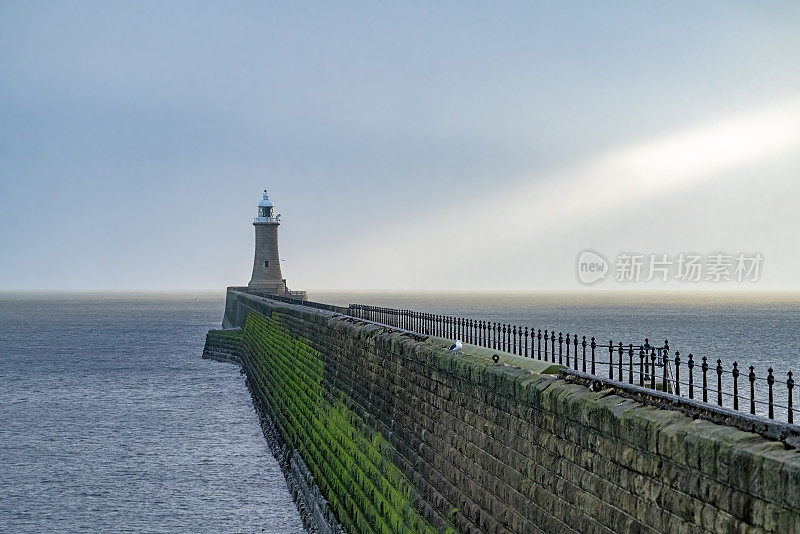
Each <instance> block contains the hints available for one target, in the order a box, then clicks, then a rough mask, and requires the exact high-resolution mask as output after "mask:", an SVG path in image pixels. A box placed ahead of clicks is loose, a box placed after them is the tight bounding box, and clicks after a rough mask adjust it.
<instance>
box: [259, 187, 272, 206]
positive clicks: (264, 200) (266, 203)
mask: <svg viewBox="0 0 800 534" xmlns="http://www.w3.org/2000/svg"><path fill="white" fill-rule="evenodd" d="M272 206H273V204H272V201H271V200H270V199H269V195H268V194H267V190H266V189H264V196H262V197H261V202H259V203H258V207H259V208H261V207H264V208H271V207H272Z"/></svg>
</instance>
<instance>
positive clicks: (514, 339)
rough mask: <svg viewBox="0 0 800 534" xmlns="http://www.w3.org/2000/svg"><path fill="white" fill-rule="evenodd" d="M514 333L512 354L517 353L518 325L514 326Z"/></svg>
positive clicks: (512, 336)
mask: <svg viewBox="0 0 800 534" xmlns="http://www.w3.org/2000/svg"><path fill="white" fill-rule="evenodd" d="M513 330H514V333H513V334H512V335H511V353H512V354H516V353H517V325H514V326H513Z"/></svg>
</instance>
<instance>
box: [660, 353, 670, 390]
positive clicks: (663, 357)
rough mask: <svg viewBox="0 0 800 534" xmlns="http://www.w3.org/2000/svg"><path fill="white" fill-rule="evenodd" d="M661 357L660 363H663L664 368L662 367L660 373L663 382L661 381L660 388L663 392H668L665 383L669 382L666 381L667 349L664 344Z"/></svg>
mask: <svg viewBox="0 0 800 534" xmlns="http://www.w3.org/2000/svg"><path fill="white" fill-rule="evenodd" d="M661 357H662V360H661V363H662V364H663V365H664V368H663V369H662V371H663V372H662V373H661V374H662V375H663V376H662V380H663V382H662V383H661V387H663V388H664V389H663V390H662V391H663V392H664V393H668V391H667V384H668V383H669V382H667V380H668V378H667V366H668V365H669V349H668V348H667V346H666V345H665V346H664V349H663V351H662V353H661Z"/></svg>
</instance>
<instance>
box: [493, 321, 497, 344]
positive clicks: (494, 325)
mask: <svg viewBox="0 0 800 534" xmlns="http://www.w3.org/2000/svg"><path fill="white" fill-rule="evenodd" d="M492 348H493V349H496V348H497V323H492Z"/></svg>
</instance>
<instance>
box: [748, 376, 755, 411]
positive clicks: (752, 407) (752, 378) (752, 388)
mask: <svg viewBox="0 0 800 534" xmlns="http://www.w3.org/2000/svg"><path fill="white" fill-rule="evenodd" d="M747 379H748V380H750V413H751V414H753V415H755V414H756V386H755V383H756V373H755V371H754V368H753V366H752V365H751V366H750V374H748V375H747Z"/></svg>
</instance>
